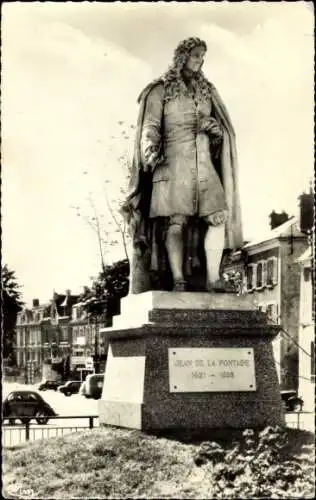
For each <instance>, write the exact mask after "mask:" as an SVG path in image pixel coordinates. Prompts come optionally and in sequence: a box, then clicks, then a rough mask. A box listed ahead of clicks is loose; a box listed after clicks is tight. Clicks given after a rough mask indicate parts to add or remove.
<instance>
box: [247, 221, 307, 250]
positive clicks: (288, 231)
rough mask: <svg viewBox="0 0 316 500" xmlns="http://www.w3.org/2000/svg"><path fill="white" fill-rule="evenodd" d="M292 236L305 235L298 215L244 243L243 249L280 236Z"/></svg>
mask: <svg viewBox="0 0 316 500" xmlns="http://www.w3.org/2000/svg"><path fill="white" fill-rule="evenodd" d="M290 236H294V237H304V236H305V234H304V233H302V232H301V231H300V228H299V223H298V219H297V217H291V218H290V219H289V220H287V221H286V222H284V223H283V224H280V226H277V227H275V228H274V229H270V231H267V232H266V233H264V234H263V235H262V236H261V237H260V238H256V239H255V240H252V241H250V242H249V243H247V244H246V245H244V247H243V249H248V248H250V247H252V246H255V245H259V244H260V243H265V242H266V241H270V240H274V239H278V238H286V237H290Z"/></svg>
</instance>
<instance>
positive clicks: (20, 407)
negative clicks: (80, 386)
mask: <svg viewBox="0 0 316 500" xmlns="http://www.w3.org/2000/svg"><path fill="white" fill-rule="evenodd" d="M2 415H3V418H5V419H8V420H9V423H10V424H11V425H14V424H15V420H16V419H17V418H18V419H19V420H21V422H22V424H25V423H27V422H28V421H29V420H32V419H35V420H36V422H37V423H38V424H44V425H45V424H47V422H48V421H49V417H53V416H57V413H55V411H54V410H53V408H52V407H51V406H50V405H49V404H48V403H46V401H44V399H43V398H42V396H41V395H40V394H38V393H37V392H35V391H12V392H10V394H8V396H7V397H6V398H5V400H4V401H3V405H2Z"/></svg>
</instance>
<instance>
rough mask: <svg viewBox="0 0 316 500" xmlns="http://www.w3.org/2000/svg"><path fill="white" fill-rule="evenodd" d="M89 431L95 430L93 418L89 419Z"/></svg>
mask: <svg viewBox="0 0 316 500" xmlns="http://www.w3.org/2000/svg"><path fill="white" fill-rule="evenodd" d="M89 429H93V417H89Z"/></svg>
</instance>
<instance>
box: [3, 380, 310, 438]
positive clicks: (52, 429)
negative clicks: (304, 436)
mask: <svg viewBox="0 0 316 500" xmlns="http://www.w3.org/2000/svg"><path fill="white" fill-rule="evenodd" d="M18 389H29V390H35V391H37V386H32V385H24V384H13V383H4V384H3V387H2V393H3V399H4V398H5V397H6V396H7V395H8V394H9V392H11V391H14V390H18ZM38 392H39V394H40V395H41V396H42V397H43V399H44V400H45V401H47V403H49V404H50V405H51V406H52V408H53V409H54V410H55V412H56V413H57V414H58V415H61V416H65V417H71V416H72V415H73V416H77V415H80V416H82V417H83V416H87V417H89V416H91V415H98V414H99V402H98V400H94V399H86V398H85V397H84V396H81V395H79V394H74V395H73V396H70V397H67V396H64V395H63V394H61V393H59V392H57V391H53V390H48V391H38ZM285 418H286V424H287V426H289V427H293V428H296V427H298V419H299V428H300V429H304V430H308V431H311V432H315V423H314V415H313V414H311V413H309V414H306V413H304V412H303V413H300V414H297V413H287V414H286V417H285ZM93 426H94V427H98V426H99V420H98V419H97V418H95V419H93ZM84 427H89V419H88V418H67V419H66V418H65V419H63V418H57V419H51V420H50V421H49V422H48V424H47V425H38V424H36V423H35V422H34V421H32V423H31V425H30V440H34V439H41V438H45V437H54V436H61V435H64V434H67V433H69V432H76V431H77V429H80V428H84ZM2 440H3V446H13V445H16V444H18V443H19V442H21V441H25V426H24V425H22V424H21V423H20V422H19V421H18V420H17V424H16V425H14V426H10V425H5V426H4V427H3V438H2Z"/></svg>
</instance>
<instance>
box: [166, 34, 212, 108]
mask: <svg viewBox="0 0 316 500" xmlns="http://www.w3.org/2000/svg"><path fill="white" fill-rule="evenodd" d="M206 50H207V46H206V43H205V42H204V41H203V40H201V39H200V38H197V37H190V38H186V39H185V40H183V41H182V42H180V43H179V45H178V46H177V48H176V50H175V51H174V55H173V61H172V65H171V66H170V67H169V69H168V70H167V71H166V73H165V74H164V75H163V79H164V86H165V95H164V100H165V102H168V101H171V100H173V99H175V98H176V97H177V96H179V95H181V93H183V92H185V91H186V90H185V86H183V80H184V79H192V80H194V82H195V85H196V88H199V90H200V93H201V94H202V95H204V96H205V97H206V98H209V97H210V95H211V84H210V82H208V80H206V78H205V77H204V75H203V72H202V66H203V62H204V56H205V53H206Z"/></svg>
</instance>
